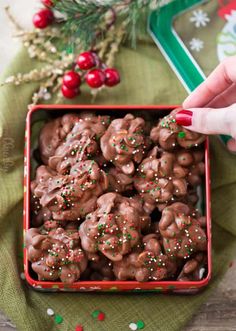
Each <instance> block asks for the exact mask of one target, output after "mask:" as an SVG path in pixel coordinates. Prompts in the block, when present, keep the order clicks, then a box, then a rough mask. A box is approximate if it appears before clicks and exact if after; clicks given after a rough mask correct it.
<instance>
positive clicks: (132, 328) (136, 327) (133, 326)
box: [129, 323, 138, 331]
mask: <svg viewBox="0 0 236 331" xmlns="http://www.w3.org/2000/svg"><path fill="white" fill-rule="evenodd" d="M129 328H130V330H132V331H136V330H138V326H137V324H135V323H130V324H129Z"/></svg>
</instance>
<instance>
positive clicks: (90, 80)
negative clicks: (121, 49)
mask: <svg viewBox="0 0 236 331" xmlns="http://www.w3.org/2000/svg"><path fill="white" fill-rule="evenodd" d="M83 82H85V83H86V84H87V85H88V86H89V87H90V88H92V89H97V88H101V87H102V86H104V85H105V86H108V87H113V86H116V85H117V84H119V83H120V74H119V72H118V70H117V69H115V68H108V67H106V65H105V63H103V62H102V60H101V59H100V58H99V57H98V55H97V54H96V53H95V52H90V51H87V52H83V53H81V54H80V55H79V56H78V58H77V60H76V63H75V66H74V70H71V71H69V72H67V73H65V75H64V76H63V84H62V87H61V92H62V94H63V96H64V97H65V98H68V99H72V98H74V97H76V96H78V95H79V93H80V86H81V84H82V83H83Z"/></svg>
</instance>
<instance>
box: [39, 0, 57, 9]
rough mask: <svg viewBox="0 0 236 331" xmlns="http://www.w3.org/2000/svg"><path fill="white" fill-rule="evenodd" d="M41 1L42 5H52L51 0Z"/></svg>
mask: <svg viewBox="0 0 236 331" xmlns="http://www.w3.org/2000/svg"><path fill="white" fill-rule="evenodd" d="M41 2H42V4H44V6H46V7H49V8H50V7H53V6H54V4H53V1H52V0H41Z"/></svg>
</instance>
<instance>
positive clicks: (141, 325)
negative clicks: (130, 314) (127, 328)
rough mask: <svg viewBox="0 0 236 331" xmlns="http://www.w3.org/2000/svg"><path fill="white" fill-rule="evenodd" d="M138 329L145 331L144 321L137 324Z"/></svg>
mask: <svg viewBox="0 0 236 331" xmlns="http://www.w3.org/2000/svg"><path fill="white" fill-rule="evenodd" d="M136 325H137V327H138V329H139V330H141V329H143V328H144V326H145V324H144V322H143V321H142V320H139V321H138V322H137V323H136Z"/></svg>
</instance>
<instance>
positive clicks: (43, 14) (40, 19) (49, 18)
mask: <svg viewBox="0 0 236 331" xmlns="http://www.w3.org/2000/svg"><path fill="white" fill-rule="evenodd" d="M53 20H54V15H53V12H52V11H51V10H50V9H48V8H45V9H41V10H40V11H39V12H38V13H36V14H34V16H33V23H34V26H35V27H36V28H38V29H44V28H46V27H47V26H48V25H50V24H51V23H52V22H53Z"/></svg>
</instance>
